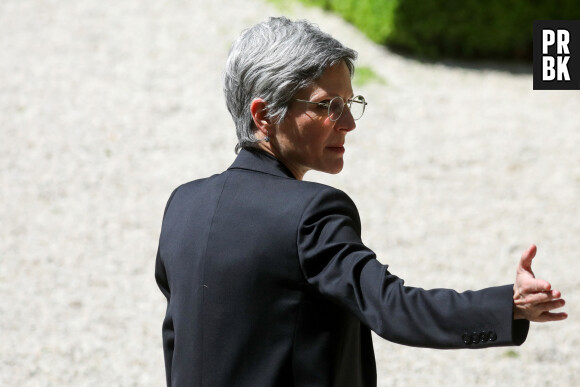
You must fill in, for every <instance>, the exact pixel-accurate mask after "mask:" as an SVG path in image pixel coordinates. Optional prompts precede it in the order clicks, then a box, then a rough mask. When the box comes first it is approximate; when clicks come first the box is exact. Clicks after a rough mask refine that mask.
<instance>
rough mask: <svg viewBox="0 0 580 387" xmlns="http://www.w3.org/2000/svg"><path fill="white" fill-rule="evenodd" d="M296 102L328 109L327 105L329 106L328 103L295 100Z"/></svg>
mask: <svg viewBox="0 0 580 387" xmlns="http://www.w3.org/2000/svg"><path fill="white" fill-rule="evenodd" d="M296 101H299V102H306V103H311V104H314V105H318V106H321V107H328V105H329V103H328V102H314V101H307V100H305V99H298V98H296Z"/></svg>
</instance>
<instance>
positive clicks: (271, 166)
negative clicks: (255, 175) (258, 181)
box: [228, 149, 295, 179]
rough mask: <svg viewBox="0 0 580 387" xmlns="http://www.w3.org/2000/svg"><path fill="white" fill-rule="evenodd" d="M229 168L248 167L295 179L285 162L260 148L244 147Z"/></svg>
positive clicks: (251, 169)
mask: <svg viewBox="0 0 580 387" xmlns="http://www.w3.org/2000/svg"><path fill="white" fill-rule="evenodd" d="M228 169H246V170H249V171H257V172H262V173H267V174H269V175H274V176H281V177H289V178H292V179H295V177H294V175H293V174H292V172H290V170H289V169H288V168H286V166H285V165H284V164H282V163H281V162H280V161H278V159H276V158H275V157H274V156H272V155H271V154H269V153H266V152H265V151H263V150H260V149H242V150H241V151H240V153H239V154H238V157H236V160H235V161H234V163H233V164H232V166H231V167H229V168H228Z"/></svg>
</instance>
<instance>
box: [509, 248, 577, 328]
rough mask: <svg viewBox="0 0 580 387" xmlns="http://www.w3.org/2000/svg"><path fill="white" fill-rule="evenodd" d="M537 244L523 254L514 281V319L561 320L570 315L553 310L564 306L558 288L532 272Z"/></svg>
mask: <svg viewBox="0 0 580 387" xmlns="http://www.w3.org/2000/svg"><path fill="white" fill-rule="evenodd" d="M536 250H537V249H536V246H534V245H532V246H530V248H529V249H528V250H526V251H525V252H524V253H523V254H522V259H521V260H520V262H519V264H518V269H517V273H516V282H515V283H514V319H516V320H517V319H526V320H530V321H536V322H547V321H560V320H564V319H566V318H567V317H568V315H567V314H566V313H564V312H560V313H553V312H552V310H554V309H558V308H561V307H563V306H564V304H565V301H564V300H563V299H562V298H560V297H561V293H560V292H559V291H558V290H552V285H550V283H549V282H548V281H544V280H541V279H536V277H535V276H534V273H533V272H532V259H533V258H534V257H535V256H536Z"/></svg>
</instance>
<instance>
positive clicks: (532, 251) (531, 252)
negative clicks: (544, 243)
mask: <svg viewBox="0 0 580 387" xmlns="http://www.w3.org/2000/svg"><path fill="white" fill-rule="evenodd" d="M537 250H538V249H537V247H536V245H531V246H530V247H529V248H528V249H527V250H526V251H524V253H523V254H522V259H521V260H520V266H521V267H522V268H523V269H525V270H526V271H530V272H531V271H532V259H534V257H535V256H536V251H537Z"/></svg>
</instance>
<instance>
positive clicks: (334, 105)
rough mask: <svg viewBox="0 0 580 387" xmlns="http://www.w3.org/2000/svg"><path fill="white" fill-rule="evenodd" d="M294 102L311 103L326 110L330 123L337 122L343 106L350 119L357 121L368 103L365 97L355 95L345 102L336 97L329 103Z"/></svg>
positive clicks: (301, 100)
mask: <svg viewBox="0 0 580 387" xmlns="http://www.w3.org/2000/svg"><path fill="white" fill-rule="evenodd" d="M296 101H300V102H306V103H311V104H314V105H317V106H319V107H321V108H325V109H328V117H329V118H330V121H333V122H334V121H338V119H339V118H340V116H342V112H343V111H344V106H345V105H346V106H347V107H348V110H350V114H351V115H352V118H353V119H355V120H358V119H359V118H361V117H362V115H363V113H364V112H365V107H366V106H367V105H368V103H366V101H365V97H363V96H362V95H357V96H356V97H353V98H351V99H349V100H347V101H346V102H344V100H343V99H342V97H338V96H337V97H334V98H333V99H331V100H330V102H313V101H307V100H304V99H296Z"/></svg>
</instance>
